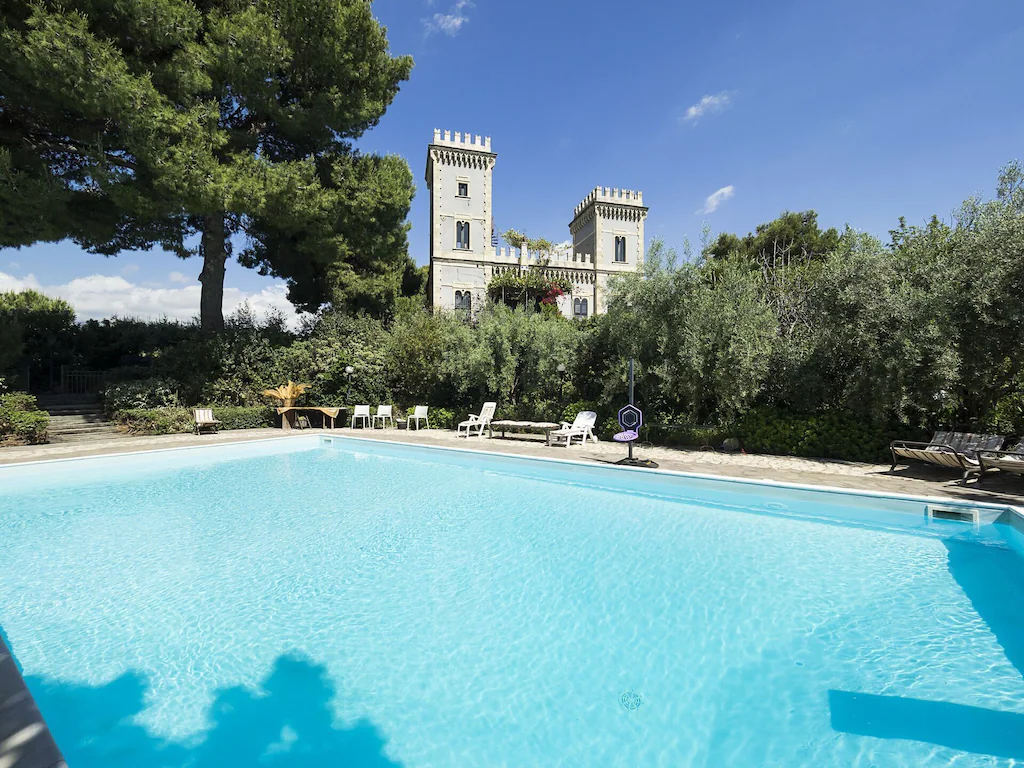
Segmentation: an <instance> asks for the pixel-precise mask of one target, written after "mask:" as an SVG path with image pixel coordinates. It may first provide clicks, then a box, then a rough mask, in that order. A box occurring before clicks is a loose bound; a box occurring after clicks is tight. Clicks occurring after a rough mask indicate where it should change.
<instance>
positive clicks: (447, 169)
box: [426, 128, 498, 311]
mask: <svg viewBox="0 0 1024 768" xmlns="http://www.w3.org/2000/svg"><path fill="white" fill-rule="evenodd" d="M497 157H498V156H497V155H496V154H495V153H493V152H491V137H490V136H487V137H485V138H483V139H481V137H480V136H471V135H470V134H468V133H466V134H462V133H459V132H456V133H455V135H454V138H453V137H452V132H451V131H444V132H443V135H442V132H441V130H440V129H438V128H435V129H434V140H433V141H432V142H431V144H430V146H428V147H427V170H426V182H427V189H428V190H430V278H429V281H428V285H427V295H428V297H429V299H430V303H431V306H433V307H435V308H441V307H445V308H449V307H454V308H455V309H465V310H471V311H475V310H476V309H478V308H479V307H481V306H483V303H484V300H485V293H486V287H487V279H488V277H489V272H490V270H489V268H488V267H487V266H486V265H487V264H488V262H490V261H491V260H492V259H493V256H494V247H493V246H492V245H491V226H492V221H493V212H492V208H491V173H492V171H493V170H494V163H495V161H496V160H497Z"/></svg>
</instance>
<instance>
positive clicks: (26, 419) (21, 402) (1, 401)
mask: <svg viewBox="0 0 1024 768" xmlns="http://www.w3.org/2000/svg"><path fill="white" fill-rule="evenodd" d="M49 427H50V414H48V413H47V412H46V411H40V410H39V408H38V406H37V405H36V399H35V397H33V396H32V395H29V394H26V393H24V392H10V393H8V394H0V443H14V444H19V443H32V444H34V443H45V442H46V437H47V435H46V431H47V429H49Z"/></svg>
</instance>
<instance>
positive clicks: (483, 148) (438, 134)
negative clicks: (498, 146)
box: [433, 128, 491, 152]
mask: <svg viewBox="0 0 1024 768" xmlns="http://www.w3.org/2000/svg"><path fill="white" fill-rule="evenodd" d="M433 143H434V145H435V146H438V147H453V148H455V149H471V150H473V151H475V152H490V151H491V137H490V136H484V137H482V138H481V136H480V134H476V135H475V136H473V135H471V134H470V133H469V132H468V131H467V132H466V133H460V132H459V131H455V135H454V137H453V136H452V132H451V131H443V132H442V131H441V129H440V128H435V129H434V141H433Z"/></svg>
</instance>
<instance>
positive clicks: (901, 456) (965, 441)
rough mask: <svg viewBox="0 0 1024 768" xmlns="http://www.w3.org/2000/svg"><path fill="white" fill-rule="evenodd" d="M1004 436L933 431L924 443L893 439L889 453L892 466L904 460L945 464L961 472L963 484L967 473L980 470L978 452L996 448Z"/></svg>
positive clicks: (890, 469) (1002, 441) (894, 467)
mask: <svg viewBox="0 0 1024 768" xmlns="http://www.w3.org/2000/svg"><path fill="white" fill-rule="evenodd" d="M1005 442H1006V438H1005V437H1004V436H1003V435H982V434H975V433H973V432H936V433H935V434H934V435H933V436H932V439H931V442H928V443H917V442H911V441H907V440H894V441H893V442H892V444H891V445H890V446H889V450H890V451H891V452H892V466H891V467H890V468H889V471H890V472H892V471H893V470H895V469H896V466H897V465H898V464H901V463H902V464H905V463H906V460H907V459H910V460H913V461H923V462H925V463H927V464H935V465H936V466H939V467H949V468H950V469H958V470H960V471H961V472H963V476H962V477H961V478H960V482H961V483H964V482H966V481H967V478H969V477H970V476H971V475H980V474H981V473H982V471H983V470H982V467H981V461H980V460H979V454H980V453H982V452H985V453H990V452H993V451H998V450H999V449H1000V448H1002V447H1003V443H1005Z"/></svg>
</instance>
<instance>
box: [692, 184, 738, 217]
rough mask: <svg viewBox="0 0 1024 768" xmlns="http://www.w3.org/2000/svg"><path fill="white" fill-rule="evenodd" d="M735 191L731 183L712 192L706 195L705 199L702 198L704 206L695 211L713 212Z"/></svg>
mask: <svg viewBox="0 0 1024 768" xmlns="http://www.w3.org/2000/svg"><path fill="white" fill-rule="evenodd" d="M735 193H736V189H735V187H733V185H732V184H730V185H729V186H727V187H722V188H721V189H719V190H716V191H714V192H712V193H711V194H710V195H708V196H707V199H706V200H704V207H703V208H701V209H700V210H699V211H697V213H714V212H715V211H717V210H718V206H720V205H721V204H722V203H724V202H725V201H726V200H728V199H729V198H730V197H732V196H733V195H734V194H735Z"/></svg>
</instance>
